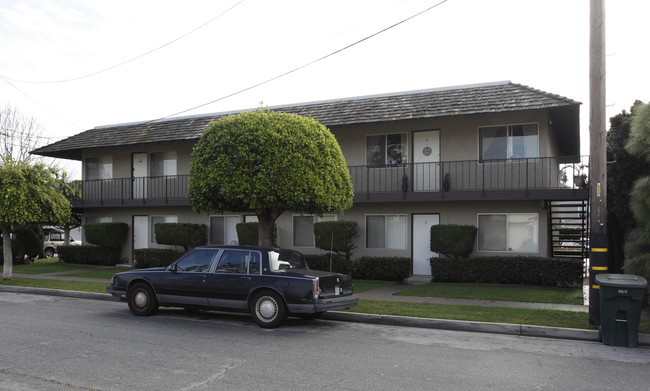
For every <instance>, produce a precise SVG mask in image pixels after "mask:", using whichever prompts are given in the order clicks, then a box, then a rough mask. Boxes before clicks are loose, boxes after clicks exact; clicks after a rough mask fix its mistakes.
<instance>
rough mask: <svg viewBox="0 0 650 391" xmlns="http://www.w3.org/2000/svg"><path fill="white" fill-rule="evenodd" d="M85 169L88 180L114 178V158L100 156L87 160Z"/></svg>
mask: <svg viewBox="0 0 650 391" xmlns="http://www.w3.org/2000/svg"><path fill="white" fill-rule="evenodd" d="M84 169H85V174H86V179H87V180H93V179H111V178H113V157H112V156H99V157H89V158H86V160H85V162H84Z"/></svg>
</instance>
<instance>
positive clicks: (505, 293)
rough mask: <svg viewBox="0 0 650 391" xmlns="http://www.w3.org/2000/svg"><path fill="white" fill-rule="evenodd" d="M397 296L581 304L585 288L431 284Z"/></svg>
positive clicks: (399, 293)
mask: <svg viewBox="0 0 650 391" xmlns="http://www.w3.org/2000/svg"><path fill="white" fill-rule="evenodd" d="M395 295H396V296H417V297H446V298H454V299H481V300H505V301H521V302H528V303H554V304H574V305H582V303H583V298H582V288H558V287H543V286H529V285H498V284H469V283H440V282H436V283H430V284H425V285H419V286H416V287H413V288H410V289H406V290H404V291H401V292H398V293H396V294H395Z"/></svg>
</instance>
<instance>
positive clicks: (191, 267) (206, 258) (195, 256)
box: [176, 250, 216, 273]
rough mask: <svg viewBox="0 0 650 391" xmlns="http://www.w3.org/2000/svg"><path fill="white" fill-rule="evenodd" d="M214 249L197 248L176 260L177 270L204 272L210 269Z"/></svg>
mask: <svg viewBox="0 0 650 391" xmlns="http://www.w3.org/2000/svg"><path fill="white" fill-rule="evenodd" d="M215 253H216V251H206V250H197V251H194V252H192V253H190V254H188V255H187V256H186V257H185V258H183V259H181V260H180V261H178V262H176V266H177V267H178V270H180V271H184V272H197V273H202V272H203V273H205V272H207V271H209V270H210V263H211V262H212V258H214V254H215Z"/></svg>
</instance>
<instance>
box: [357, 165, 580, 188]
mask: <svg viewBox="0 0 650 391" xmlns="http://www.w3.org/2000/svg"><path fill="white" fill-rule="evenodd" d="M588 166H589V164H588V157H554V158H527V159H508V160H492V161H483V162H481V161H478V160H464V161H450V162H435V163H408V164H400V165H396V166H390V165H386V166H383V165H382V166H350V167H348V169H349V170H350V176H351V178H352V184H353V186H354V192H355V194H358V193H386V192H440V191H443V192H462V191H495V190H550V189H571V188H584V186H586V184H587V183H588V181H587V178H586V175H587V171H588V169H587V167H588ZM582 175H584V177H583V176H582Z"/></svg>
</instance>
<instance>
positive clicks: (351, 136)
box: [330, 110, 557, 166]
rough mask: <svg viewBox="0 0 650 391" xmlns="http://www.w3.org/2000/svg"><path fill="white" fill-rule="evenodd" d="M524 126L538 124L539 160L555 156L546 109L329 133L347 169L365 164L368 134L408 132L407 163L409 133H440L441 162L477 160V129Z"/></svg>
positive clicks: (342, 128) (364, 126)
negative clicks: (435, 131)
mask: <svg viewBox="0 0 650 391" xmlns="http://www.w3.org/2000/svg"><path fill="white" fill-rule="evenodd" d="M523 123H537V124H538V126H539V157H550V156H555V154H556V153H557V143H556V141H555V134H553V132H552V131H550V129H549V121H548V115H547V113H546V111H545V110H535V111H521V112H514V113H494V114H481V115H466V116H460V117H442V118H433V119H428V120H414V121H403V122H391V123H379V124H360V125H354V126H340V127H339V126H336V127H332V128H330V130H331V131H332V133H333V134H334V136H335V137H336V139H337V141H338V143H339V145H340V146H341V150H342V151H343V155H344V156H345V159H346V163H347V164H348V165H349V166H361V165H365V164H366V136H368V135H373V134H387V133H404V132H405V133H407V134H408V136H407V137H408V148H409V152H408V156H409V157H408V161H409V162H410V161H412V153H411V150H412V148H413V142H412V137H413V135H412V132H413V131H420V130H440V160H441V161H457V160H478V159H479V150H478V138H479V136H478V129H479V127H483V126H493V125H513V124H523Z"/></svg>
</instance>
